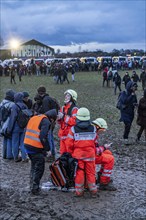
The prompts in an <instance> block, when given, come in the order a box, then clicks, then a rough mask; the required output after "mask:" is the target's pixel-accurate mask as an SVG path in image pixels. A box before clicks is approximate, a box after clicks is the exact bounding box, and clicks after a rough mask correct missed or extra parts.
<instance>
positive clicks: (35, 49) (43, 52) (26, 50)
mask: <svg viewBox="0 0 146 220" xmlns="http://www.w3.org/2000/svg"><path fill="white" fill-rule="evenodd" d="M6 51H11V57H17V58H30V57H35V58H38V57H44V58H45V57H46V58H48V57H52V56H54V53H55V51H54V49H53V48H52V47H49V46H47V45H45V44H43V43H41V42H39V41H37V40H35V39H32V40H30V41H27V42H25V43H23V44H21V45H19V47H17V48H13V49H10V48H7V49H6V48H3V47H1V48H0V58H1V59H3V57H4V58H5V59H6V57H5V56H6ZM9 55H10V54H9ZM9 58H10V57H9Z"/></svg>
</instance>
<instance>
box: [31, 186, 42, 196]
mask: <svg viewBox="0 0 146 220" xmlns="http://www.w3.org/2000/svg"><path fill="white" fill-rule="evenodd" d="M40 192H41V189H40V188H39V189H32V190H31V194H32V195H35V196H38V195H40Z"/></svg>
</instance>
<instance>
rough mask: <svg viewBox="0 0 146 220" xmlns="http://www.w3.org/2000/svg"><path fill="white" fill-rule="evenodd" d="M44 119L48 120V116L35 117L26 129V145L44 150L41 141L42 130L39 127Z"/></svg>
mask: <svg viewBox="0 0 146 220" xmlns="http://www.w3.org/2000/svg"><path fill="white" fill-rule="evenodd" d="M43 118H47V116H46V115H36V116H33V117H32V118H31V119H30V120H29V122H28V124H27V127H26V132H25V137H24V144H27V145H31V146H34V147H36V148H43V145H42V143H41V141H40V138H39V137H40V129H39V125H40V123H41V121H42V119H43Z"/></svg>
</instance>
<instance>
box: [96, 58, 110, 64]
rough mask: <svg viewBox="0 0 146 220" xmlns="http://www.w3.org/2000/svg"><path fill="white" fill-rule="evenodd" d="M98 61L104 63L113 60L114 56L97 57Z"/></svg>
mask: <svg viewBox="0 0 146 220" xmlns="http://www.w3.org/2000/svg"><path fill="white" fill-rule="evenodd" d="M97 61H98V62H99V63H104V62H107V63H109V62H111V61H112V57H111V56H103V57H97Z"/></svg>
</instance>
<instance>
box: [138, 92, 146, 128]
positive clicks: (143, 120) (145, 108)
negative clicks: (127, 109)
mask: <svg viewBox="0 0 146 220" xmlns="http://www.w3.org/2000/svg"><path fill="white" fill-rule="evenodd" d="M137 123H138V125H140V126H144V127H146V89H145V90H144V97H142V98H141V99H140V100H139V104H138V117H137Z"/></svg>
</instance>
